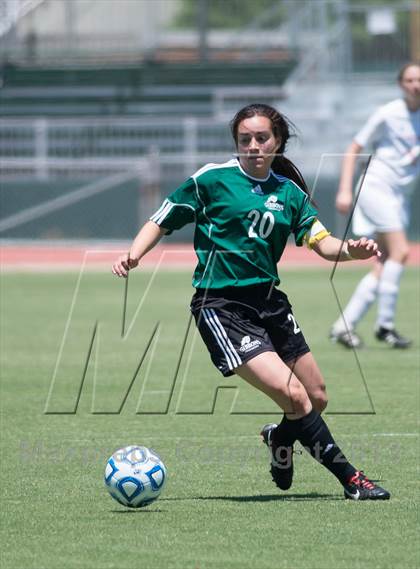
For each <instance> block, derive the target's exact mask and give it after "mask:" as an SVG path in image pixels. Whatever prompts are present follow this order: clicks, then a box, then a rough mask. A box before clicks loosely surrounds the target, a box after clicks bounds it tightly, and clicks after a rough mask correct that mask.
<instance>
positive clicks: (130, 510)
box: [110, 507, 167, 515]
mask: <svg viewBox="0 0 420 569" xmlns="http://www.w3.org/2000/svg"><path fill="white" fill-rule="evenodd" d="M110 511H111V514H137V515H139V514H162V513H164V512H166V511H167V510H162V509H157V510H149V509H148V508H147V507H144V508H126V509H125V510H110Z"/></svg>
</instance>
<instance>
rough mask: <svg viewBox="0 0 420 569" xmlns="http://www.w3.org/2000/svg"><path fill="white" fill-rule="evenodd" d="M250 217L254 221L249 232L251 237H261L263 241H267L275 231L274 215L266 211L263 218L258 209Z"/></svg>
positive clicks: (250, 213)
mask: <svg viewBox="0 0 420 569" xmlns="http://www.w3.org/2000/svg"><path fill="white" fill-rule="evenodd" d="M248 217H249V218H250V219H252V223H251V227H250V228H249V231H248V235H249V237H261V239H265V238H266V237H268V236H269V235H270V233H271V232H272V231H273V227H274V215H273V214H272V213H271V211H266V212H265V213H264V214H263V216H261V213H260V212H259V211H258V210H257V209H253V210H251V211H250V212H249V213H248ZM257 232H258V233H257Z"/></svg>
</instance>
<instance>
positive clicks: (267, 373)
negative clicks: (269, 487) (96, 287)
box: [112, 104, 390, 500]
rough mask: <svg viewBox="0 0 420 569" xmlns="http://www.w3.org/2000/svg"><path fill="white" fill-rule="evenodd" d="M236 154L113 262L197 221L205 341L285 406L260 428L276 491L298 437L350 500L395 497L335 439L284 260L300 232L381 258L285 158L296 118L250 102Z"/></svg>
mask: <svg viewBox="0 0 420 569" xmlns="http://www.w3.org/2000/svg"><path fill="white" fill-rule="evenodd" d="M231 127H232V134H233V137H234V140H235V144H236V148H237V151H238V158H235V159H233V160H230V161H229V162H226V163H224V164H207V165H206V166H204V167H203V168H201V169H200V170H198V172H196V173H195V174H193V175H192V176H191V177H190V178H189V179H188V180H187V181H186V182H185V183H184V184H182V185H181V186H180V187H179V188H178V189H177V190H176V191H175V192H174V193H173V194H171V195H170V196H169V197H168V198H167V199H166V200H165V201H164V202H163V204H162V206H161V208H160V209H159V210H158V211H157V212H156V213H155V214H154V215H153V216H152V217H151V218H150V221H149V222H147V223H146V224H145V225H144V226H143V228H142V229H141V230H140V232H139V233H138V235H137V237H136V238H135V239H134V242H133V244H132V246H131V249H130V252H129V253H127V254H125V255H123V256H121V257H120V258H119V259H118V260H117V261H116V262H115V263H114V265H113V267H112V271H113V273H114V274H115V275H118V276H120V277H126V276H127V274H128V271H129V270H130V269H132V268H134V267H136V266H137V265H138V263H139V261H140V259H141V258H142V257H143V255H144V254H145V253H146V252H147V251H149V250H150V249H151V248H152V247H153V246H154V245H156V243H157V242H158V241H159V239H160V238H161V237H162V236H163V235H165V234H168V233H170V232H171V231H173V230H175V229H179V228H181V227H183V226H184V225H185V224H186V223H189V222H194V223H195V237H194V247H195V251H196V254H197V257H198V264H197V267H196V269H195V273H194V277H193V286H194V287H195V288H196V293H195V294H194V296H193V299H192V302H191V310H192V313H193V315H194V317H195V320H196V323H197V326H198V328H199V331H200V333H201V336H202V338H203V340H204V342H205V343H206V346H207V348H208V350H209V352H210V356H211V359H212V361H213V363H214V364H215V366H216V367H217V368H218V369H219V370H220V372H221V373H222V374H223V375H224V376H229V375H232V374H233V373H236V374H238V375H239V376H240V377H242V378H243V379H245V380H246V381H247V382H249V383H250V384H251V385H253V386H254V387H256V388H257V389H259V390H261V391H262V392H264V393H265V394H266V395H268V396H269V397H271V399H273V400H274V401H275V402H276V403H277V404H278V405H279V406H280V407H281V408H282V409H283V411H284V413H285V414H284V417H283V420H282V421H281V423H280V424H279V425H276V424H271V425H266V426H265V427H264V428H263V430H262V432H261V435H262V437H263V441H264V442H265V443H266V444H267V446H268V447H269V448H270V449H271V457H272V459H271V474H272V477H273V480H274V482H275V483H276V484H277V486H278V487H279V488H281V489H283V490H287V489H288V488H289V487H290V486H291V484H292V476H293V461H292V452H293V444H294V443H295V441H296V440H298V441H300V443H301V444H302V445H303V446H304V447H305V448H306V449H307V450H308V451H309V452H310V453H311V455H312V456H313V457H314V458H316V459H317V460H318V461H319V462H320V463H321V464H322V465H323V466H325V467H326V468H327V469H328V470H330V471H331V472H332V474H334V475H335V476H336V477H337V478H338V480H339V481H340V482H341V484H342V485H343V487H344V495H345V497H346V498H350V499H354V500H357V499H361V500H366V499H374V500H378V499H382V500H384V499H388V498H389V497H390V495H389V493H388V492H387V491H386V490H384V489H383V488H380V487H379V486H377V485H375V484H374V483H373V482H371V481H370V480H368V478H366V477H365V475H364V474H363V472H361V471H358V470H356V468H354V467H353V466H352V465H351V464H350V463H349V462H348V461H347V459H346V458H345V456H344V455H343V454H342V452H341V450H340V448H339V447H338V446H337V444H336V443H335V441H334V439H333V437H332V435H331V433H330V431H329V429H328V427H327V425H326V423H325V422H324V420H323V419H322V417H321V415H320V413H321V412H322V411H323V409H325V407H326V405H327V396H326V390H325V383H324V380H323V377H322V375H321V372H320V371H319V369H318V366H317V364H316V362H315V360H314V358H313V356H312V354H311V352H310V350H309V347H308V345H307V344H306V342H305V338H304V336H303V334H302V332H301V329H300V328H299V325H298V323H297V322H296V320H295V317H294V315H293V312H292V309H291V305H290V304H289V301H288V299H287V297H286V295H285V294H284V293H283V292H281V291H280V290H278V289H277V288H276V285H278V284H279V282H280V281H279V277H278V274H277V267H276V264H277V262H278V261H279V259H280V257H281V255H282V253H283V251H284V248H285V246H286V241H287V238H288V236H289V235H290V233H293V234H294V237H295V241H296V244H297V245H302V243H303V242H306V243H307V245H308V246H309V247H310V248H312V249H313V250H314V251H315V252H316V253H318V254H319V255H321V256H322V257H324V258H325V259H329V260H333V261H334V260H336V259H337V258H339V260H341V261H348V260H349V259H353V258H354V259H367V258H369V257H372V256H376V255H379V254H380V253H379V252H378V249H377V244H376V243H375V242H374V241H372V240H368V239H365V238H362V239H359V240H357V241H352V240H349V241H348V242H346V243H344V244H343V243H342V242H341V241H339V240H338V239H335V238H334V237H332V236H331V235H330V234H329V232H328V231H327V230H326V229H325V228H324V227H323V225H322V224H321V222H320V221H318V220H317V212H316V210H315V208H314V207H313V206H312V205H311V203H310V200H309V196H308V192H307V187H306V184H305V182H304V180H303V178H302V176H301V174H300V173H299V171H298V170H297V169H296V167H295V166H294V165H293V164H292V162H290V161H289V160H288V159H287V158H286V157H285V156H284V151H285V147H286V143H287V140H288V138H289V135H290V133H289V125H288V123H287V121H286V120H285V118H284V117H283V116H282V115H281V114H280V113H278V112H277V111H276V110H275V109H273V108H272V107H269V106H267V105H262V104H255V105H249V106H247V107H244V108H243V109H242V110H240V111H239V112H238V113H237V115H236V116H235V118H234V119H233V121H232V123H231Z"/></svg>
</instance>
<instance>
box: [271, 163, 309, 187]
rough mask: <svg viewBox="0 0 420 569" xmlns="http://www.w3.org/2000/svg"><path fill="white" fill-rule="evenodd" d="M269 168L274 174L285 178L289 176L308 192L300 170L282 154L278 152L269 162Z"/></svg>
mask: <svg viewBox="0 0 420 569" xmlns="http://www.w3.org/2000/svg"><path fill="white" fill-rule="evenodd" d="M271 169H272V170H273V172H274V173H275V174H280V175H281V176H284V177H285V178H289V179H290V180H292V181H293V182H294V183H295V184H297V185H298V186H299V188H300V189H301V190H303V191H304V192H305V193H306V194H308V196H309V195H310V194H309V188H308V186H307V184H306V182H305V179H304V177H303V175H302V173H301V172H300V170H299V169H298V168H297V166H295V165H294V164H293V162H292V161H291V160H289V159H288V158H286V156H284V155H283V154H279V155H278V156H276V157H275V158H274V160H273V163H272V164H271Z"/></svg>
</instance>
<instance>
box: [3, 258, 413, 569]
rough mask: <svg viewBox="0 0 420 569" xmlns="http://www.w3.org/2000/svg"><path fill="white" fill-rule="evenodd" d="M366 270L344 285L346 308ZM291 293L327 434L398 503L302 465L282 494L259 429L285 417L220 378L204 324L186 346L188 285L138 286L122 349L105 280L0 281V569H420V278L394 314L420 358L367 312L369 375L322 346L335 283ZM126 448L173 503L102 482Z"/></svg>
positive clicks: (115, 289)
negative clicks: (349, 494) (347, 490)
mask: <svg viewBox="0 0 420 569" xmlns="http://www.w3.org/2000/svg"><path fill="white" fill-rule="evenodd" d="M362 274H363V273H362V271H360V270H359V269H355V270H349V269H343V270H339V271H338V273H337V275H336V279H335V282H336V286H337V291H338V293H339V296H340V298H341V299H342V301H343V302H344V301H345V300H346V299H347V297H348V295H349V294H350V292H351V290H352V288H353V286H354V285H355V283H356V282H357V280H358V278H359V277H360V276H361V275H362ZM283 281H284V290H285V291H286V292H287V293H288V294H289V297H290V299H291V300H292V303H293V306H294V312H295V316H296V318H297V321H298V323H299V324H300V326H301V327H302V328H303V330H304V332H305V336H306V338H307V340H308V343H309V344H310V346H311V348H312V350H313V352H314V354H315V356H316V358H317V360H318V363H319V365H320V367H321V369H322V370H323V372H324V375H325V377H326V381H327V386H328V389H329V395H330V404H329V407H328V411H329V414H327V415H326V420H327V422H328V424H329V425H330V428H331V430H332V431H333V433H334V435H335V437H336V439H337V440H338V442H339V443H340V444H341V446H342V448H343V450H344V451H345V452H346V454H347V455H348V457H349V458H350V459H351V460H352V461H353V462H354V463H355V465H356V466H357V467H358V468H362V469H364V470H365V472H366V473H367V475H368V476H369V477H371V478H373V479H377V480H380V482H381V484H383V486H384V487H386V488H387V489H389V491H390V492H391V493H392V498H391V500H390V501H389V502H384V503H380V502H379V503H375V502H360V503H357V502H350V501H347V500H344V498H343V495H342V490H341V487H340V485H339V484H338V482H337V481H336V480H335V479H334V478H333V477H332V476H331V475H330V474H329V473H328V472H326V471H324V469H323V468H322V467H321V466H319V465H318V464H316V463H315V462H314V461H312V460H311V459H310V457H308V456H307V455H305V454H302V455H297V456H296V459H295V465H296V468H295V481H294V485H293V487H292V488H291V490H290V491H289V492H287V493H280V491H277V489H276V488H275V486H274V484H273V483H272V482H271V478H270V475H269V473H268V454H267V451H266V449H265V448H264V446H263V445H262V444H261V442H260V440H259V436H258V432H259V429H260V427H261V426H262V425H263V424H264V423H266V422H271V421H273V420H276V419H277V418H278V413H277V412H276V409H275V408H274V406H273V405H272V404H271V403H270V402H269V401H266V400H265V399H264V398H263V397H262V396H261V395H260V394H259V393H256V392H254V391H253V390H252V389H251V388H249V387H248V386H245V385H242V384H241V383H240V380H238V379H235V378H233V379H229V380H223V378H222V377H221V376H219V374H218V372H217V371H216V370H215V369H213V368H212V366H211V364H210V363H209V360H208V356H207V353H206V351H205V348H204V347H203V345H202V344H201V341H200V339H199V338H198V339H197V338H196V337H195V333H194V329H193V328H191V329H190V331H189V334H188V336H187V337H186V331H187V326H188V309H187V307H188V303H189V300H190V296H191V292H192V289H191V288H190V274H189V273H187V272H163V273H161V274H157V275H156V276H155V277H154V278H152V274H151V273H147V272H144V273H142V272H140V271H139V272H138V273H136V274H134V273H133V274H132V275H131V276H130V282H129V295H128V302H127V315H126V318H125V329H126V331H127V330H128V331H129V333H128V334H127V336H126V338H125V339H124V340H121V328H122V307H123V299H124V282H122V281H121V280H118V279H115V278H112V276H111V275H110V274H109V273H104V274H99V273H90V274H86V275H84V276H83V277H82V278H81V280H80V281H79V282H78V275H76V274H73V273H61V274H54V273H50V274H25V273H21V274H13V273H10V274H4V275H3V276H2V281H1V285H2V286H1V301H2V306H1V356H2V367H1V371H2V385H1V411H2V415H1V445H2V446H1V465H2V468H1V470H2V477H1V480H2V484H1V490H2V502H1V505H2V507H1V511H2V521H3V523H2V532H3V539H2V546H1V567H2V569H6V568H12V567H13V568H17V569H26V568H27V569H32V568H36V569H41V568H45V569H50V568H51V569H56V568H57V567H60V568H61V569H66V568H69V569H70V568H83V569H89V568H101V569H108V568H109V569H110V568H120V569H125V568H129V567H130V568H132V567H136V568H137V567H141V568H143V567H144V568H146V567H155V568H157V569H161V568H179V569H187V568H191V569H206V568H221V569H233V568H238V569H239V568H240V569H246V568H250V569H251V568H252V569H268V568H270V569H271V568H273V569H274V568H294V569H318V568H319V569H325V568H331V569H332V568H334V569H336V568H343V569H344V568H345V569H347V568H350V567H351V568H355V569H357V568H360V569H362V568H363V569H373V568H381V569H382V568H392V569H396V568H401V569H402V568H404V569H407V568H413V569H414V568H416V567H418V566H419V551H418V546H417V543H418V540H417V538H416V537H415V536H416V535H417V532H416V529H417V528H416V513H417V504H418V490H417V482H416V467H417V463H418V438H417V417H418V410H419V398H418V395H419V388H418V364H419V343H420V342H419V339H420V338H419V303H418V298H419V292H420V291H419V273H418V270H417V269H414V268H411V269H409V270H407V273H406V274H405V276H404V280H403V285H402V296H401V298H400V303H399V308H398V325H399V328H400V329H401V331H402V332H403V333H404V334H407V335H409V336H411V337H413V338H414V346H413V348H412V349H410V350H408V351H406V352H398V351H392V350H390V349H388V348H387V347H385V346H383V345H382V344H380V343H378V342H377V341H376V340H374V339H373V336H372V326H373V321H374V313H373V312H372V313H371V314H370V315H369V318H368V319H367V320H366V321H365V322H364V323H363V325H362V326H361V328H360V332H361V334H362V336H363V337H364V338H365V341H366V344H367V346H366V348H365V349H364V350H363V351H360V352H359V360H360V365H361V368H362V371H363V376H364V379H363V378H362V377H361V375H360V373H359V370H358V366H357V361H356V360H355V357H354V354H353V353H351V352H348V351H345V350H344V349H341V348H340V347H339V346H333V345H331V344H330V343H329V341H328V339H327V334H328V329H329V326H330V323H331V322H332V320H333V319H334V318H335V316H336V313H337V307H336V302H335V298H334V295H333V292H332V289H331V286H330V282H329V280H328V273H327V272H325V271H324V270H321V269H319V270H312V269H311V270H309V269H307V270H301V271H298V270H293V271H292V270H290V271H287V272H285V273H284V274H283ZM76 286H77V295H75V294H74V293H75V290H76ZM73 299H74V301H73ZM95 322H98V326H97V328H96V336H95V341H94V343H93V347H92V349H91V350H90V351H91V354H90V355H91V357H90V359H89V362H88V364H87V355H88V353H89V349H90V348H89V347H90V344H91V340H92V333H93V330H94V329H95ZM157 323H159V325H158V327H157V328H156V324H157ZM65 329H66V330H67V331H66V340H65V342H63V334H64V331H65ZM154 330H157V332H156V333H155V335H154V336H153V341H152V342H151V344H150V347H149V350H148V351H147V353H146V354H145V357H144V358H143V359H142V356H143V354H144V352H145V348H146V346H147V344H148V342H149V340H150V338H151V335H152V333H153V331H154ZM185 338H186V340H185V345H184V339H185ZM183 345H184V351H183V357H182V359H181V360H180V361H179V354H180V351H181V349H182V346H183ZM60 350H61V352H60ZM59 352H60V353H61V357H60V359H59V363H58V365H57V366H56V362H57V356H58V354H59ZM140 360H142V363H141V367H140V371H139V373H138V376H137V379H136V381H135V382H134V384H133V386H132V389H131V390H130V391H129V392H128V394H127V390H128V387H129V385H130V383H131V381H132V379H133V377H134V375H135V371H136V369H137V368H138V365H139V362H140ZM85 368H86V373H85V380H84V384H83V390H82V392H81V396H80V401H79V402H78V393H79V388H80V383H81V379H82V377H83V374H84V370H85ZM176 370H178V372H177V374H176V376H175V371H176ZM220 386H225V387H230V389H219V390H218V391H216V388H218V387H220ZM235 387H237V389H234V388H235ZM216 394H217V398H216V403H215V406H214V412H212V406H213V402H214V398H215V396H216ZM126 395H127V397H126V401H125V404H124V406H123V407H122V410H121V412H118V411H119V408H120V407H121V405H122V403H123V402H124V399H125V396H126ZM369 396H370V398H371V400H370V398H369ZM372 404H373V409H372ZM76 407H77V409H76ZM45 411H46V412H45ZM166 411H168V412H166ZM343 413H346V414H343ZM128 444H144V445H146V446H152V447H153V448H155V449H156V450H157V451H158V452H159V453H160V454H161V456H162V457H163V459H164V461H165V463H166V465H167V468H168V473H169V477H168V482H167V486H166V489H165V491H164V494H163V495H162V496H161V498H160V499H159V500H158V501H157V502H155V503H154V504H153V505H151V506H150V507H148V508H145V509H143V510H136V511H131V510H127V509H124V508H123V507H122V506H120V505H119V504H117V502H114V501H113V500H112V499H111V498H110V496H109V495H108V493H107V492H106V490H105V488H104V485H103V473H104V468H105V462H106V459H107V458H108V456H109V455H111V454H112V452H113V451H114V450H115V449H116V448H119V447H121V446H125V445H128Z"/></svg>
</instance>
